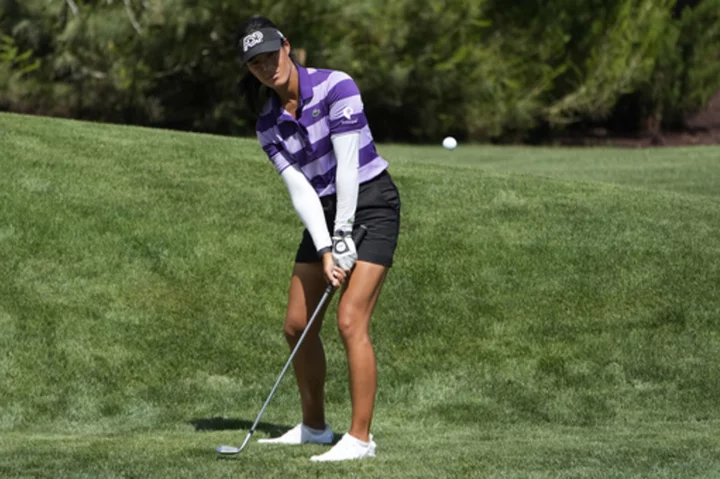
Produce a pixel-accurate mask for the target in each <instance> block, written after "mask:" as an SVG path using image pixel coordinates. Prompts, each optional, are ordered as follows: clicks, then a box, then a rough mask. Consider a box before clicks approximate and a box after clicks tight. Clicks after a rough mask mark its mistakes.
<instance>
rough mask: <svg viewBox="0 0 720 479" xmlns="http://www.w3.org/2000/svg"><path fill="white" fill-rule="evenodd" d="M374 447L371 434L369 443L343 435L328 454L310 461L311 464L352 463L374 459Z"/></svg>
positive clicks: (312, 458)
mask: <svg viewBox="0 0 720 479" xmlns="http://www.w3.org/2000/svg"><path fill="white" fill-rule="evenodd" d="M375 447H376V444H375V441H373V436H372V434H370V442H363V441H361V440H360V439H357V438H355V437H353V436H351V435H350V434H345V435H344V436H343V437H342V439H340V441H339V442H338V443H337V444H335V445H334V446H333V448H332V449H330V450H329V451H328V452H326V453H325V454H320V455H319V456H313V457H311V458H310V460H311V461H313V462H330V461H352V460H356V459H364V458H366V457H375Z"/></svg>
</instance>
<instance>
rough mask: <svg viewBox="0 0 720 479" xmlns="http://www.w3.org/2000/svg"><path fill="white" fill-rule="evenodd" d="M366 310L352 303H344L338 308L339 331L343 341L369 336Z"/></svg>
mask: <svg viewBox="0 0 720 479" xmlns="http://www.w3.org/2000/svg"><path fill="white" fill-rule="evenodd" d="M365 309H366V308H364V307H362V305H358V304H355V303H353V302H351V301H344V302H342V303H341V304H340V305H339V306H338V322H337V326H338V331H339V332H340V336H341V337H342V338H343V339H346V340H349V339H356V338H362V337H365V336H367V335H368V322H369V318H368V317H367V312H366V310H365Z"/></svg>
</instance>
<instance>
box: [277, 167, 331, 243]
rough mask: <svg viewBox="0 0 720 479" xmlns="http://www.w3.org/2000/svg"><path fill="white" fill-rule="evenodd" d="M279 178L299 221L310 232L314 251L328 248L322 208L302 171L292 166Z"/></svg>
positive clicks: (328, 238) (328, 235)
mask: <svg viewBox="0 0 720 479" xmlns="http://www.w3.org/2000/svg"><path fill="white" fill-rule="evenodd" d="M280 177H281V178H282V179H283V181H284V182H285V186H286V187H287V189H288V192H289V193H290V199H291V200H292V203H293V206H294V207H295V211H296V212H297V214H298V216H299V217H300V221H302V222H303V224H304V225H305V228H307V230H308V232H310V236H311V237H312V239H313V243H314V244H315V250H316V251H320V250H321V249H323V248H330V247H331V246H332V241H331V239H330V233H329V232H328V230H327V225H326V224H325V213H323V207H322V204H321V203H320V198H319V197H318V195H317V192H316V191H315V189H314V188H313V187H312V185H311V184H310V182H309V181H308V180H307V178H306V177H305V175H303V173H302V171H300V170H298V169H297V167H296V166H294V165H291V166H289V167H287V168H285V169H284V170H283V171H282V173H280Z"/></svg>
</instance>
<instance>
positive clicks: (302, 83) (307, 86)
mask: <svg viewBox="0 0 720 479" xmlns="http://www.w3.org/2000/svg"><path fill="white" fill-rule="evenodd" d="M295 66H296V67H297V71H298V84H299V88H300V98H299V104H298V108H300V109H302V108H304V107H305V105H307V104H308V102H309V101H310V100H311V99H312V97H313V87H312V81H311V80H310V73H308V71H307V68H304V67H302V66H300V65H298V64H295ZM271 98H272V103H273V109H274V110H275V114H276V118H279V117H281V116H282V114H283V109H282V107H281V106H280V98H278V96H277V94H276V93H275V92H273V94H272V96H271Z"/></svg>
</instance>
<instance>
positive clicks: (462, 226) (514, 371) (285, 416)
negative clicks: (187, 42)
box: [0, 114, 720, 478]
mask: <svg viewBox="0 0 720 479" xmlns="http://www.w3.org/2000/svg"><path fill="white" fill-rule="evenodd" d="M379 149H380V152H381V154H383V155H384V156H385V157H386V158H387V159H388V160H389V161H390V163H391V173H392V175H393V178H394V179H395V181H396V183H397V184H398V186H399V188H400V192H401V198H402V202H403V218H402V233H401V238H400V245H399V248H398V251H397V258H396V265H395V267H394V268H393V270H392V272H391V275H390V277H389V280H388V283H387V285H386V288H385V290H384V292H383V295H382V297H381V300H380V303H379V305H378V308H377V311H376V314H375V316H374V319H373V331H372V334H373V338H374V343H375V346H376V352H377V356H378V363H379V369H380V378H379V393H378V405H377V413H376V417H375V422H374V427H373V432H374V434H375V436H376V441H377V442H378V446H379V456H378V458H377V459H376V460H372V461H363V462H360V463H351V464H342V465H330V466H328V465H322V466H319V465H314V464H312V463H310V462H309V461H308V460H307V459H308V457H309V456H310V455H312V454H315V453H317V452H319V451H322V448H318V447H314V446H309V447H300V448H289V449H288V448H267V447H263V446H260V445H257V444H252V443H251V444H250V446H249V447H248V449H247V450H246V451H245V452H243V454H242V455H241V456H240V457H238V458H237V460H230V461H218V460H216V458H215V455H214V452H213V449H214V447H215V446H216V445H218V444H222V443H228V442H229V443H236V444H239V443H240V442H241V441H242V439H243V438H244V436H245V434H246V432H247V430H248V428H249V426H250V425H251V424H252V421H253V420H254V419H255V416H256V415H257V413H258V411H259V409H260V407H261V405H262V403H263V401H264V400H265V398H266V396H267V394H268V392H269V390H270V388H271V386H272V384H273V382H274V381H275V378H276V377H277V374H278V373H279V371H280V369H281V368H282V366H283V364H284V363H285V361H286V359H287V354H288V351H287V348H286V345H285V343H284V339H283V337H282V333H281V325H282V317H283V313H284V306H285V295H286V290H287V280H288V277H289V273H290V267H291V263H292V259H293V255H294V251H295V248H296V246H297V243H298V241H299V237H300V232H301V229H302V227H301V225H300V223H299V220H298V219H297V218H296V216H295V214H294V212H293V210H292V207H291V205H290V202H289V199H288V197H287V194H286V193H285V191H284V190H283V187H282V184H281V182H280V181H279V180H278V178H277V176H276V174H275V173H274V172H273V170H272V167H271V166H270V165H269V163H268V162H267V160H265V159H264V158H263V154H262V151H261V150H260V149H259V147H258V146H257V145H256V143H255V142H254V141H252V140H245V139H232V138H222V137H213V136H207V135H193V134H187V133H178V132H168V131H159V130H146V129H137V128H129V127H120V126H110V125H99V124H88V123H81V122H74V121H64V120H56V119H47V118H33V117H27V116H20V115H4V114H3V115H0V172H1V174H0V391H2V393H0V477H230V476H232V477H266V476H281V475H283V476H288V477H299V476H300V477H336V476H338V477H347V476H352V475H353V474H354V475H355V476H357V477H465V476H467V477H603V478H605V477H714V475H715V474H716V473H717V472H716V471H717V470H718V469H719V468H718V466H720V464H719V463H718V462H719V461H718V459H717V458H718V457H719V456H718V453H719V452H720V440H718V439H717V437H718V435H717V433H716V430H717V427H718V423H719V421H718V420H719V419H720V414H719V413H718V411H720V367H718V360H717V358H718V357H719V356H720V334H719V333H720V322H719V321H718V320H719V319H720V227H719V226H718V225H720V162H719V161H718V160H717V158H718V157H720V149H718V148H712V147H702V148H701V147H698V148H687V149H656V150H616V149H530V148H499V147H469V146H462V145H461V146H460V147H459V148H458V149H457V150H455V151H453V152H448V151H445V150H442V149H441V148H434V147H411V146H404V145H381V146H380V147H379ZM333 307H334V306H333ZM333 312H334V309H331V311H330V314H332V313H333ZM328 319H329V320H328V321H327V322H326V324H325V328H324V332H323V335H324V339H325V342H326V348H327V353H328V359H329V379H328V385H327V399H328V405H327V411H328V418H329V420H330V423H331V424H332V425H333V427H334V429H335V430H336V431H337V432H340V433H342V432H343V431H345V430H346V429H347V427H348V425H349V412H350V403H349V396H348V392H347V380H346V377H347V374H346V366H345V362H344V352H343V350H342V346H341V343H340V341H339V339H338V338H337V334H336V332H335V328H334V325H333V323H332V320H331V319H332V318H328ZM298 419H299V407H298V397H297V392H296V391H295V388H294V383H293V381H292V379H291V378H286V380H285V381H284V382H283V383H282V385H281V387H280V389H279V390H278V392H277V394H276V396H275V398H274V399H273V402H272V403H271V405H270V407H269V408H268V410H267V411H266V413H265V416H264V417H263V421H264V422H263V424H262V425H261V427H260V428H259V431H258V433H257V434H256V436H263V435H268V434H276V433H278V432H279V431H281V430H283V428H286V427H289V426H291V425H293V424H294V423H296V422H297V421H298Z"/></svg>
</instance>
